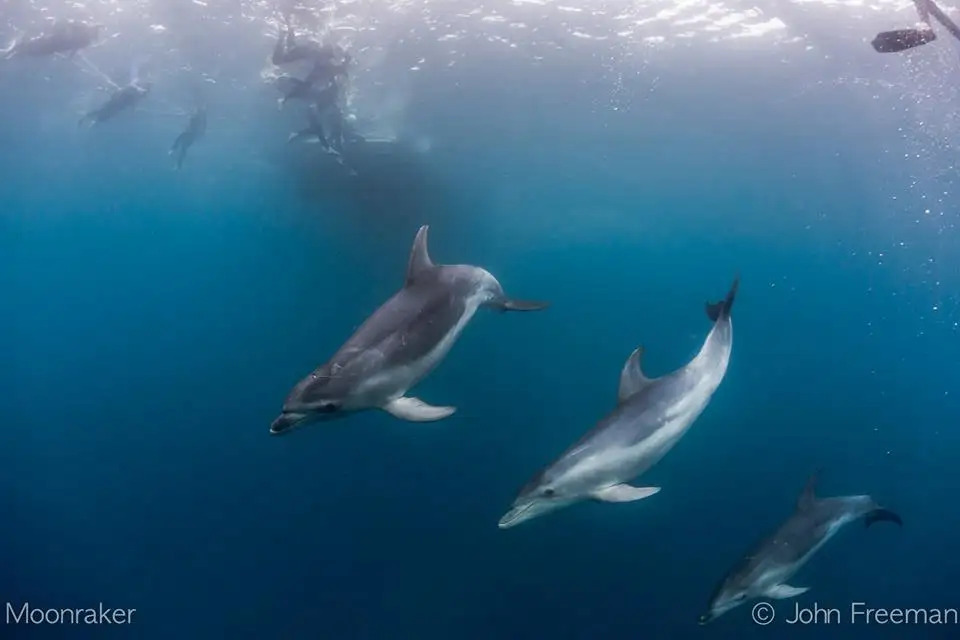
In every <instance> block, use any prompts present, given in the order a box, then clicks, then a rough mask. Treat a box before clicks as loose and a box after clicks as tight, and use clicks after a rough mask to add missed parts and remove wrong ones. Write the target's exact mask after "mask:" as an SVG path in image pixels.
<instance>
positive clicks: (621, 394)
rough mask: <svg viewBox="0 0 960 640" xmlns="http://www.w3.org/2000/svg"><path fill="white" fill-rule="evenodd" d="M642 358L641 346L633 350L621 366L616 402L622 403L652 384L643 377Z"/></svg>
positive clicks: (648, 379)
mask: <svg viewBox="0 0 960 640" xmlns="http://www.w3.org/2000/svg"><path fill="white" fill-rule="evenodd" d="M642 357H643V346H642V345H641V346H639V347H637V348H636V349H634V350H633V353H631V354H630V357H629V358H627V361H626V362H625V363H624V364H623V370H622V371H621V372H620V388H619V389H618V390H617V401H618V402H620V403H622V402H624V401H625V400H626V399H627V398H629V397H630V396H632V395H634V394H635V393H637V392H638V391H640V390H641V389H643V388H644V387H645V386H647V385H648V384H650V383H651V382H652V380H651V379H650V378H648V377H647V376H645V375H643V369H642V368H641V367H640V359H641V358H642Z"/></svg>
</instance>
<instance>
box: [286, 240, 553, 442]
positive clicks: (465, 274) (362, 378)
mask: <svg viewBox="0 0 960 640" xmlns="http://www.w3.org/2000/svg"><path fill="white" fill-rule="evenodd" d="M427 229H428V227H427V226H426V225H424V226H422V227H420V230H419V231H418V232H417V237H416V239H415V240H414V242H413V250H412V251H411V252H410V260H409V262H408V265H407V275H406V282H405V283H404V286H403V288H402V289H400V291H398V292H397V293H396V294H394V295H393V297H391V298H390V299H389V300H387V302H386V303H384V304H383V306H381V307H380V308H379V309H377V310H376V311H375V312H374V313H373V315H372V316H370V317H369V318H368V319H367V320H366V322H364V323H363V324H362V325H361V326H360V328H359V329H357V331H356V332H355V333H354V334H353V335H352V336H351V337H350V339H349V340H347V342H346V343H345V344H344V345H343V346H342V347H340V349H339V350H338V351H337V352H336V353H335V354H334V355H333V358H331V359H330V361H329V362H327V363H326V364H324V365H323V366H321V367H319V368H318V369H316V370H315V371H314V372H313V373H311V374H310V375H309V376H307V377H306V378H304V379H303V380H301V381H300V382H299V383H297V386H296V387H294V388H293V391H291V392H290V395H288V396H287V399H286V402H284V405H283V411H282V413H281V414H280V416H279V417H278V418H277V419H276V420H274V421H273V424H272V425H271V426H270V433H271V434H274V435H277V434H283V433H288V432H289V431H291V430H292V429H293V428H294V427H298V426H301V425H304V424H306V423H308V422H313V421H315V420H323V419H330V418H337V417H341V416H344V415H347V414H349V413H351V412H356V411H362V410H365V409H374V408H379V409H383V410H384V411H386V412H387V413H389V414H391V415H393V416H394V417H396V418H400V419H401V420H410V421H413V422H430V421H434V420H441V419H443V418H446V417H447V416H449V415H451V414H452V413H453V412H454V411H456V408H455V407H433V406H430V405H428V404H427V403H425V402H423V401H422V400H419V399H417V398H414V397H410V396H406V395H404V394H406V393H407V391H409V390H410V389H411V388H412V387H413V386H414V385H416V384H417V383H418V382H419V381H420V380H422V379H423V378H424V377H425V376H426V375H427V374H428V373H430V371H432V370H433V369H434V368H435V367H436V366H437V365H438V364H440V362H441V361H442V360H443V358H444V357H445V356H446V355H447V353H448V352H449V351H450V348H451V347H452V346H453V344H454V343H455V342H456V340H457V338H458V337H459V336H460V333H461V332H462V331H463V329H464V328H465V327H466V325H467V323H468V322H469V321H470V319H471V318H472V317H473V315H474V313H476V311H477V309H478V308H480V307H481V306H486V307H492V308H494V309H497V310H499V311H537V310H540V309H544V308H546V306H547V305H546V304H545V303H542V302H524V301H520V300H511V299H508V298H507V297H506V296H505V295H504V293H503V288H502V287H501V286H500V283H499V282H497V279H496V278H494V277H493V275H492V274H490V273H489V272H488V271H486V270H484V269H481V268H480V267H474V266H470V265H435V264H434V263H433V261H432V260H431V259H430V256H429V254H428V253H427Z"/></svg>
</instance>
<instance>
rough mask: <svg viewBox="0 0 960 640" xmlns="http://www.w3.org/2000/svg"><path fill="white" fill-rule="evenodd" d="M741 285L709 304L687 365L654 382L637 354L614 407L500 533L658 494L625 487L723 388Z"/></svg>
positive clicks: (541, 480) (526, 495)
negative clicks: (577, 508)
mask: <svg viewBox="0 0 960 640" xmlns="http://www.w3.org/2000/svg"><path fill="white" fill-rule="evenodd" d="M738 282H739V279H737V280H734V282H733V286H731V287H730V292H729V293H728V294H727V297H726V299H725V300H723V301H721V302H717V303H715V304H708V305H707V315H708V316H709V317H710V319H711V320H713V322H714V325H713V329H711V330H710V334H709V335H708V336H707V339H706V340H705V341H704V343H703V346H702V347H701V348H700V352H699V353H698V354H697V355H696V356H695V357H694V358H693V360H691V361H690V362H688V363H687V364H686V366H684V367H681V368H680V369H677V370H676V371H674V372H673V373H670V374H668V375H665V376H662V377H660V378H654V379H650V378H647V377H646V376H645V375H644V374H643V371H642V370H641V368H640V358H641V355H642V352H643V349H642V348H639V347H638V348H637V349H636V350H634V352H633V353H632V354H631V355H630V357H629V358H628V359H627V362H626V364H625V365H624V366H623V371H622V372H621V374H620V389H619V394H618V403H617V407H616V409H614V410H613V411H612V412H611V413H610V414H609V415H608V416H607V417H606V418H604V419H603V420H601V421H600V422H599V423H598V424H597V425H596V426H595V427H594V428H593V429H592V430H590V431H589V432H588V433H587V434H586V435H585V436H583V438H581V439H580V440H579V441H578V442H577V443H576V444H574V445H573V446H572V447H570V448H569V449H567V451H566V452H565V453H563V455H561V456H560V458H558V459H557V460H556V461H555V462H554V463H553V464H551V465H550V466H548V467H547V468H546V469H544V470H542V471H541V472H540V473H538V474H537V475H536V476H534V477H533V479H531V480H530V482H528V483H527V484H526V486H524V487H523V489H521V491H520V495H519V496H518V497H517V499H516V500H515V501H514V503H513V508H512V509H510V511H509V512H508V513H507V514H506V515H505V516H503V518H501V519H500V528H501V529H506V528H508V527H512V526H515V525H518V524H520V523H521V522H524V521H526V520H530V519H532V518H536V517H537V516H540V515H543V514H545V513H548V512H550V511H554V510H556V509H559V508H561V507H565V506H567V505H571V504H573V503H575V502H580V501H582V500H588V499H593V500H600V501H602V502H631V501H633V500H641V499H643V498H647V497H649V496H652V495H653V494H655V493H657V492H658V491H660V487H634V486H631V485H629V484H626V482H627V481H629V480H631V479H633V478H636V477H637V476H638V475H640V474H641V473H643V472H645V471H646V470H647V469H649V468H650V467H652V466H653V465H654V464H655V463H656V462H657V461H658V460H660V458H662V457H663V456H664V455H666V453H667V452H668V451H669V450H670V449H671V448H672V447H673V445H675V444H676V443H677V442H678V441H679V440H680V438H681V437H682V436H683V434H684V433H686V431H687V429H689V428H690V425H692V424H693V422H694V421H695V420H696V419H697V417H698V416H699V415H700V414H701V413H702V412H703V410H704V409H706V407H707V404H708V403H709V402H710V398H711V397H712V396H713V392H714V391H716V390H717V387H719V386H720V382H721V381H722V380H723V376H724V374H725V373H726V371H727V364H728V363H729V361H730V351H731V349H732V348H733V322H732V320H731V318H730V311H731V309H732V308H733V300H734V298H735V297H736V294H737V286H738Z"/></svg>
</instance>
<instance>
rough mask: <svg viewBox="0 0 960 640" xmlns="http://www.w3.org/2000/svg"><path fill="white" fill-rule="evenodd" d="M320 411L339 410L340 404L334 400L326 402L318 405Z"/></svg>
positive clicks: (330, 411)
mask: <svg viewBox="0 0 960 640" xmlns="http://www.w3.org/2000/svg"><path fill="white" fill-rule="evenodd" d="M317 410H318V411H319V412H320V413H334V412H336V411H339V410H340V406H339V405H337V404H336V403H334V402H328V403H326V404H322V405H320V407H319V408H318V409H317Z"/></svg>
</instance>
